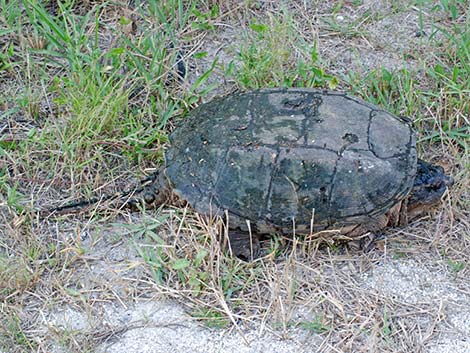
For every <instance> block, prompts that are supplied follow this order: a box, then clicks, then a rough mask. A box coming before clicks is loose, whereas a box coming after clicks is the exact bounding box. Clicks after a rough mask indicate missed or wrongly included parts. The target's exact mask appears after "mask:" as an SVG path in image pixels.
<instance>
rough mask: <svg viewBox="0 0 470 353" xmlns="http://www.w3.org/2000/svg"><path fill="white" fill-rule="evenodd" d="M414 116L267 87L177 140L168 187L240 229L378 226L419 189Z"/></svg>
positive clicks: (232, 102) (233, 100) (181, 130)
mask: <svg viewBox="0 0 470 353" xmlns="http://www.w3.org/2000/svg"><path fill="white" fill-rule="evenodd" d="M416 170H417V155H416V137H415V133H414V131H413V129H412V126H411V123H410V122H409V121H408V120H407V119H403V118H399V117H396V116H394V115H392V114H390V113H388V112H386V111H384V110H382V109H380V108H378V107H375V106H373V105H370V104H368V103H365V102H363V101H362V100H360V99H357V98H354V97H351V96H348V95H346V94H343V93H337V92H326V91H318V90H313V89H265V90H259V91H252V92H248V93H242V94H234V95H230V96H227V97H224V98H220V99H216V100H213V101H212V102H210V103H206V104H203V105H201V106H200V107H198V108H197V109H195V110H193V111H192V112H191V113H190V115H189V116H188V117H187V119H186V120H185V122H184V123H183V124H182V126H180V127H178V128H177V129H176V130H175V131H174V132H173V133H172V134H171V136H170V147H169V149H168V151H167V152H166V169H165V171H164V173H165V175H166V177H167V178H168V181H169V183H170V185H171V188H172V189H173V192H174V193H175V194H177V195H178V196H179V197H180V198H181V199H184V200H186V201H187V202H188V203H189V204H190V205H191V206H192V207H194V208H195V209H196V211H198V212H200V213H203V214H210V213H211V214H216V213H219V214H223V212H224V211H225V210H227V211H228V214H229V224H230V226H231V227H234V228H236V227H238V228H240V229H242V230H246V228H247V225H246V221H247V220H249V222H250V224H251V229H252V230H254V231H257V232H261V233H270V232H281V233H292V232H293V228H294V226H295V230H296V233H309V232H310V231H311V228H312V227H311V225H312V217H313V225H314V227H313V228H314V229H313V230H314V231H317V230H322V229H326V228H332V227H334V228H340V227H345V226H356V225H363V224H367V223H371V222H374V220H376V219H377V218H378V217H380V216H382V215H384V214H386V213H387V212H388V211H389V210H390V209H392V207H393V206H394V205H396V204H398V203H399V202H400V201H401V200H403V199H404V198H405V196H406V195H408V193H409V192H410V190H411V188H412V186H413V182H414V179H415V175H416Z"/></svg>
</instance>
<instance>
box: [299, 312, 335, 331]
mask: <svg viewBox="0 0 470 353" xmlns="http://www.w3.org/2000/svg"><path fill="white" fill-rule="evenodd" d="M299 326H300V327H302V328H303V329H305V330H309V331H312V332H315V333H324V332H327V331H330V330H331V327H330V326H328V325H326V324H325V323H324V319H323V316H321V315H319V316H316V317H315V319H314V320H312V321H302V322H300V323H299Z"/></svg>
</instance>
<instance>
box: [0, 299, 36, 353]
mask: <svg viewBox="0 0 470 353" xmlns="http://www.w3.org/2000/svg"><path fill="white" fill-rule="evenodd" d="M1 312H2V316H1V317H0V348H1V349H6V350H8V349H9V347H11V345H14V346H15V347H18V348H19V347H21V350H19V351H30V352H31V351H35V350H37V345H36V344H35V343H34V341H33V340H32V339H30V338H29V337H28V336H27V334H26V333H25V331H24V330H23V327H22V323H21V319H20V317H19V316H18V315H17V314H16V313H15V312H13V311H9V312H6V311H5V310H3V308H2V311H1Z"/></svg>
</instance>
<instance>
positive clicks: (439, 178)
mask: <svg viewBox="0 0 470 353" xmlns="http://www.w3.org/2000/svg"><path fill="white" fill-rule="evenodd" d="M453 184H454V179H452V177H450V176H447V175H446V174H445V173H444V169H442V167H440V166H437V165H434V164H430V163H428V162H425V161H422V160H420V159H418V168H417V171H416V177H415V181H414V185H413V187H412V189H411V191H410V195H409V199H408V205H407V209H408V216H409V217H410V218H414V217H416V216H419V215H421V214H423V213H424V212H427V211H428V210H429V209H431V208H432V207H433V206H436V205H437V204H439V202H440V201H441V198H442V195H444V193H445V191H446V190H447V189H448V188H450V187H451V186H452V185H453Z"/></svg>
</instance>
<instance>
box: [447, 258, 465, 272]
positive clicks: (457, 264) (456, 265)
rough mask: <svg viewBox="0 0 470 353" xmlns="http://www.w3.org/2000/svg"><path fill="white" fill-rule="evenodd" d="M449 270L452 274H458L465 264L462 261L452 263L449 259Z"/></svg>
mask: <svg viewBox="0 0 470 353" xmlns="http://www.w3.org/2000/svg"><path fill="white" fill-rule="evenodd" d="M447 263H448V264H449V267H450V270H451V271H452V272H454V273H457V272H460V271H462V270H463V269H464V268H465V262H463V261H453V260H451V259H449V260H447Z"/></svg>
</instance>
